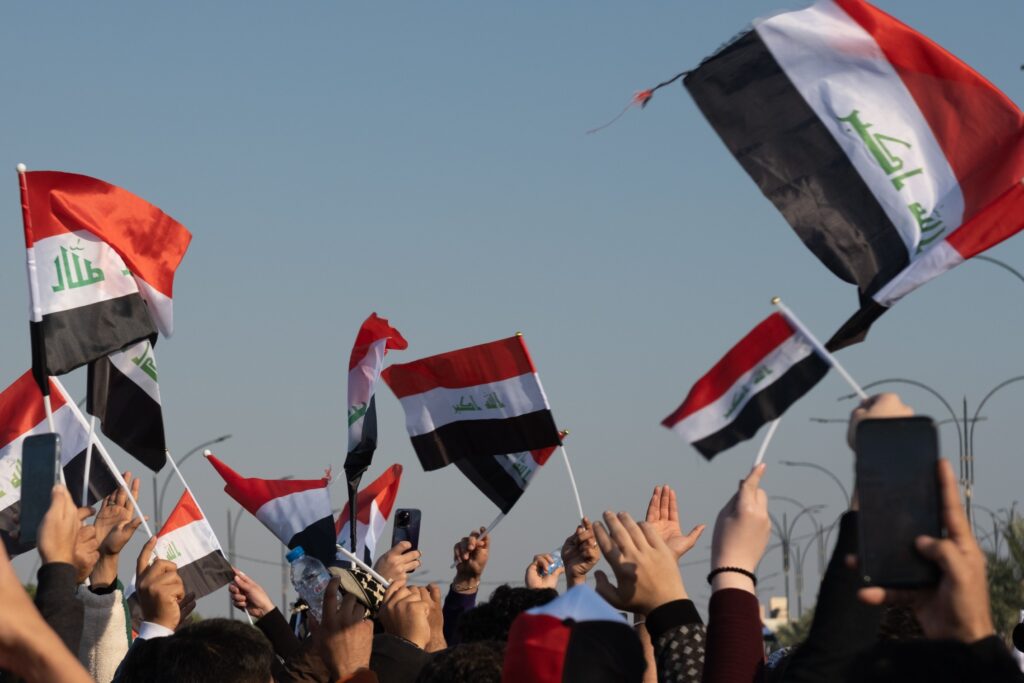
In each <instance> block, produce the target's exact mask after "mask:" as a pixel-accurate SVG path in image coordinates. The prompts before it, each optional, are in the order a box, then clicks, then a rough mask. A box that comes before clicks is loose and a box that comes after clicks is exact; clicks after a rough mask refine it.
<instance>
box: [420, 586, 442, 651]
mask: <svg viewBox="0 0 1024 683" xmlns="http://www.w3.org/2000/svg"><path fill="white" fill-rule="evenodd" d="M411 590H414V591H416V592H417V593H418V594H419V596H420V600H422V601H423V602H425V603H427V604H428V605H429V606H430V612H429V613H428V615H427V621H428V622H429V623H430V641H429V642H427V646H426V647H425V648H424V649H425V650H426V651H427V652H440V651H441V650H443V649H445V648H446V647H448V642H447V641H446V640H445V638H444V612H443V610H442V607H441V589H440V588H438V586H437V584H436V583H431V584H429V585H426V586H419V587H413V588H412V589H411Z"/></svg>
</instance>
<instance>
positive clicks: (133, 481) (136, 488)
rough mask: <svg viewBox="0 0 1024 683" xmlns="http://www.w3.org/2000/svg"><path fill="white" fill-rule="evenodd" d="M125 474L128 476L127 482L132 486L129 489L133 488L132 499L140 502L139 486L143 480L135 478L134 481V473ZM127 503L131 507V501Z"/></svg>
mask: <svg viewBox="0 0 1024 683" xmlns="http://www.w3.org/2000/svg"><path fill="white" fill-rule="evenodd" d="M125 474H126V476H125V481H127V482H130V484H131V485H130V487H129V488H131V490H132V498H134V499H135V500H138V499H139V484H141V483H142V479H140V478H139V477H135V478H134V479H132V473H131V472H126V473H125ZM125 502H126V503H128V504H129V505H131V501H125Z"/></svg>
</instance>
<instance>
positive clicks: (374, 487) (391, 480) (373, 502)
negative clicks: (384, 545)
mask: <svg viewBox="0 0 1024 683" xmlns="http://www.w3.org/2000/svg"><path fill="white" fill-rule="evenodd" d="M401 482H402V466H401V465H392V466H391V467H389V468H388V469H386V470H385V471H384V474H382V475H380V476H379V477H377V479H376V481H374V482H373V483H372V484H370V485H369V486H367V487H366V488H365V489H363V490H362V491H360V492H359V496H358V497H357V499H356V549H355V550H354V551H353V552H354V553H355V554H356V555H357V556H358V557H361V558H363V560H364V561H365V562H366V563H367V564H369V565H371V566H372V565H373V560H374V554H375V553H376V551H377V541H378V540H380V537H381V534H382V533H384V527H385V525H387V523H388V518H390V517H391V509H392V508H393V507H394V505H395V499H396V498H398V486H399V485H400V484H401ZM351 527H352V511H351V509H350V508H349V504H348V503H345V507H344V508H342V510H341V514H339V515H338V520H337V522H335V531H336V533H337V537H338V544H339V545H341V546H344V547H345V548H347V549H348V550H352V548H351V545H352V540H351V539H352V534H351Z"/></svg>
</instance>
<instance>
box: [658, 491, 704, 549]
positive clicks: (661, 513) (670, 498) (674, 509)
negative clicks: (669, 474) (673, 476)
mask: <svg viewBox="0 0 1024 683" xmlns="http://www.w3.org/2000/svg"><path fill="white" fill-rule="evenodd" d="M644 521H645V522H647V524H649V525H650V526H651V528H652V529H654V530H655V531H657V532H658V534H659V535H660V536H661V540H663V541H665V544H666V545H668V547H669V548H671V549H672V552H674V553H675V554H676V558H677V559H678V558H680V557H682V556H683V555H685V554H686V553H687V552H689V551H690V549H691V548H693V546H694V545H696V544H697V540H698V539H699V538H700V535H701V534H702V533H704V525H703V524H698V525H697V526H695V527H693V529H691V530H690V533H688V534H686V535H685V536H684V535H683V530H682V528H681V527H680V526H679V505H678V503H677V502H676V492H675V491H673V490H672V487H671V486H669V485H668V484H665V485H663V486H655V487H654V493H653V494H651V502H650V503H648V504H647V518H646V519H645V520H644Z"/></svg>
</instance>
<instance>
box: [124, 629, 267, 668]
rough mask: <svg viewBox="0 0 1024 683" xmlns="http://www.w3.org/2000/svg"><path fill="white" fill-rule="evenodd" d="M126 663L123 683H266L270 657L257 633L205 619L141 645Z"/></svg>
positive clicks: (265, 640)
mask: <svg viewBox="0 0 1024 683" xmlns="http://www.w3.org/2000/svg"><path fill="white" fill-rule="evenodd" d="M134 650H135V648H133V651H132V653H131V654H130V655H129V657H128V660H126V662H125V664H126V666H125V669H124V671H123V673H124V677H123V680H124V681H125V683H142V682H143V681H145V683H182V682H184V681H189V682H190V683H207V682H209V683H272V681H273V675H272V673H271V668H270V667H271V664H272V662H273V659H274V653H273V650H272V649H271V646H270V641H268V640H267V639H266V637H265V636H264V635H263V634H262V633H260V632H259V631H258V630H256V629H255V628H253V627H252V626H249V625H248V624H243V623H241V622H238V621H231V620H230V619H206V620H203V621H199V622H196V623H194V624H190V625H188V626H185V627H184V628H182V629H180V630H179V631H178V632H177V633H175V634H174V635H171V636H167V637H166V638H157V639H155V640H152V641H146V642H145V643H144V644H143V647H141V648H139V651H138V652H137V653H136V652H135V651H134Z"/></svg>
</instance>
